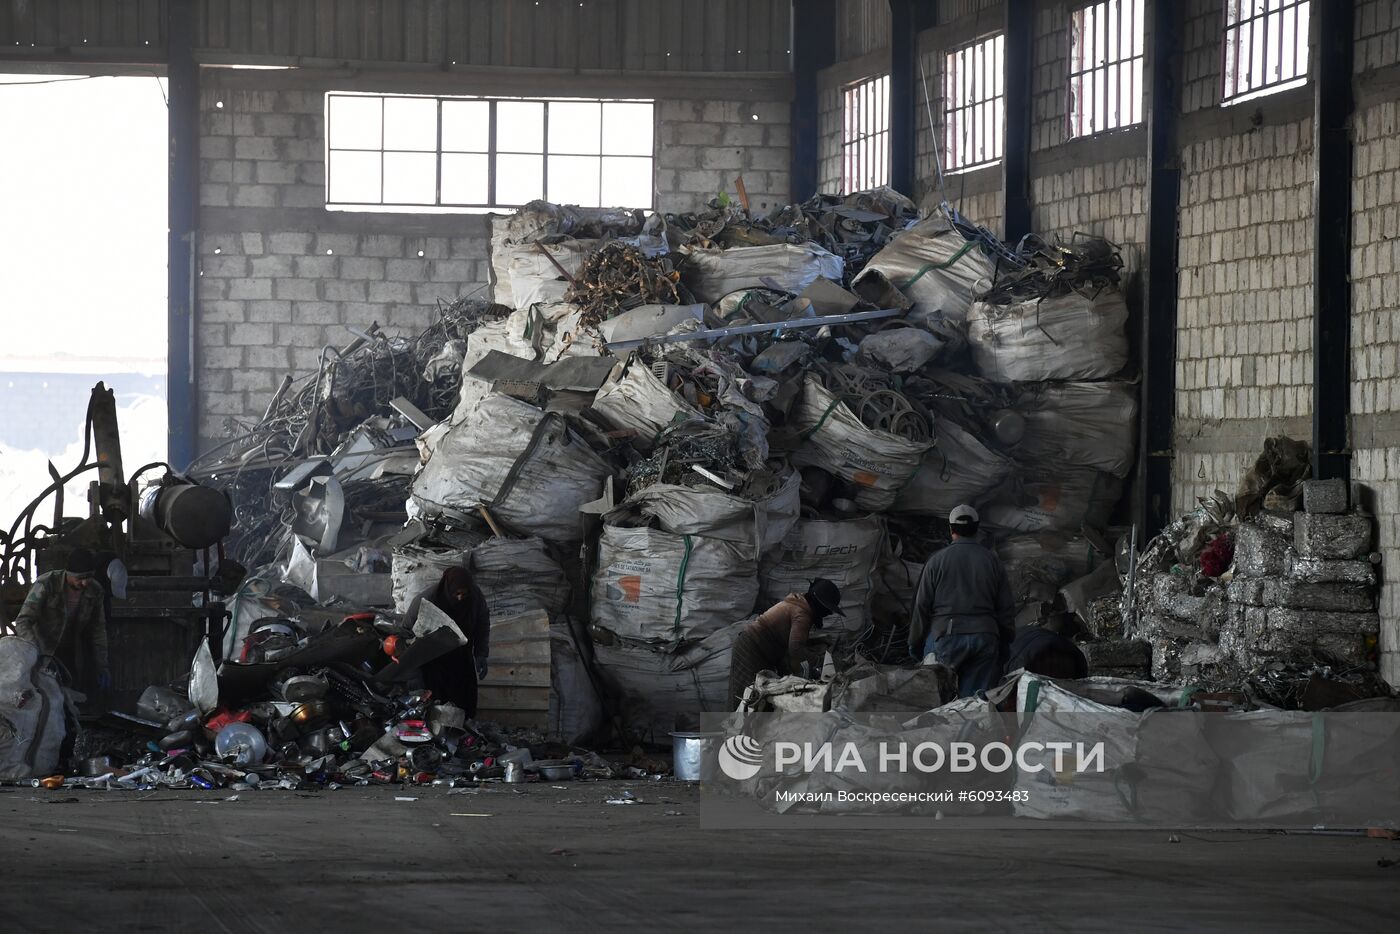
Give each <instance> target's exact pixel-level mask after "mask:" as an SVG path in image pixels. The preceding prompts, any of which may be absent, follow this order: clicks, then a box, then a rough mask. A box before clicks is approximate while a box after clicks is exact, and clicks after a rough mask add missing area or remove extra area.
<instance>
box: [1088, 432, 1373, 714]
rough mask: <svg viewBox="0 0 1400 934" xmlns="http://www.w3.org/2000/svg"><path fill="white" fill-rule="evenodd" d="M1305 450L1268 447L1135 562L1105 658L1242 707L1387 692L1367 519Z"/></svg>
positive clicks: (1329, 701)
mask: <svg viewBox="0 0 1400 934" xmlns="http://www.w3.org/2000/svg"><path fill="white" fill-rule="evenodd" d="M1308 473H1309V462H1308V445H1307V444H1306V443H1304V442H1301V441H1294V440H1291V439H1288V438H1271V439H1269V440H1268V441H1267V442H1266V444H1265V447H1264V451H1263V452H1262V453H1261V455H1260V457H1259V459H1258V461H1257V462H1256V464H1255V465H1254V467H1253V468H1252V469H1251V470H1250V471H1249V473H1248V474H1247V475H1246V477H1245V479H1244V481H1243V483H1242V485H1241V488H1240V490H1239V492H1238V493H1237V494H1236V495H1235V496H1233V497H1231V496H1227V495H1226V494H1224V493H1222V492H1219V491H1217V493H1216V494H1215V495H1214V496H1213V497H1211V498H1210V499H1209V500H1205V501H1203V502H1202V503H1201V505H1200V506H1199V507H1198V508H1197V509H1195V510H1193V511H1192V512H1191V513H1189V514H1187V515H1186V516H1183V517H1181V518H1179V519H1178V520H1176V521H1175V522H1173V523H1172V524H1171V525H1170V526H1169V527H1168V528H1167V529H1166V530H1164V531H1163V532H1162V534H1161V535H1159V536H1158V537H1157V538H1155V539H1153V540H1152V541H1151V542H1150V543H1148V544H1147V546H1146V547H1145V548H1144V549H1143V550H1142V553H1141V555H1139V556H1137V558H1136V560H1135V562H1134V566H1133V568H1132V580H1133V584H1132V586H1131V587H1130V588H1128V589H1127V590H1125V592H1124V594H1123V604H1122V620H1123V628H1122V630H1121V631H1120V632H1117V633H1106V635H1111V636H1113V638H1111V639H1109V640H1108V641H1106V642H1104V643H1101V645H1102V650H1101V652H1102V653H1103V655H1104V656H1105V657H1107V656H1110V655H1111V656H1113V657H1117V658H1126V657H1131V658H1133V659H1135V660H1136V662H1137V664H1138V665H1146V664H1149V663H1150V666H1151V673H1152V676H1153V677H1154V678H1156V679H1158V680H1171V681H1187V682H1190V683H1193V684H1196V685H1198V686H1199V687H1200V688H1202V689H1205V690H1212V691H1217V692H1225V693H1227V694H1230V695H1234V696H1237V697H1239V698H1240V699H1241V700H1240V702H1241V703H1246V702H1247V703H1249V704H1251V705H1258V706H1274V707H1282V708H1285V709H1304V710H1321V709H1326V708H1330V707H1335V706H1338V705H1340V704H1343V703H1348V702H1352V701H1357V700H1363V699H1367V698H1373V697H1388V696H1390V693H1391V692H1390V690H1389V688H1388V687H1386V685H1385V683H1384V682H1383V681H1381V680H1380V678H1379V677H1378V676H1377V674H1376V668H1377V638H1378V632H1379V627H1380V621H1379V617H1378V615H1377V613H1376V592H1375V585H1376V579H1377V573H1376V567H1375V565H1376V563H1378V561H1379V556H1378V555H1376V554H1375V553H1373V552H1372V551H1371V545H1372V541H1373V537H1374V520H1373V518H1372V517H1370V516H1369V515H1366V514H1364V513H1361V512H1359V511H1357V510H1355V509H1353V508H1350V503H1349V490H1348V487H1347V484H1346V483H1345V482H1344V481H1342V480H1322V481H1315V480H1307V479H1305V478H1306V477H1307V476H1308Z"/></svg>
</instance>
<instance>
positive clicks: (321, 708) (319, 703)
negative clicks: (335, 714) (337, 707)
mask: <svg viewBox="0 0 1400 934" xmlns="http://www.w3.org/2000/svg"><path fill="white" fill-rule="evenodd" d="M330 715H331V705H330V704H328V703H326V702H325V701H323V700H312V701H307V702H306V703H304V704H298V705H297V706H296V709H295V710H293V711H292V712H291V715H290V716H289V717H288V718H287V719H289V720H291V721H292V722H293V723H295V724H296V725H297V726H299V727H302V728H305V727H309V726H314V725H315V724H316V723H318V722H320V721H321V720H324V719H326V718H327V717H329V716H330Z"/></svg>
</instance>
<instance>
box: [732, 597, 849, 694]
mask: <svg viewBox="0 0 1400 934" xmlns="http://www.w3.org/2000/svg"><path fill="white" fill-rule="evenodd" d="M833 613H834V614H835V615H837V616H845V615H846V614H845V613H843V612H842V611H841V588H839V587H837V586H836V584H835V583H834V582H832V581H829V580H827V579H826V578H824V577H818V578H816V579H815V580H813V581H812V583H811V585H810V586H809V587H808V588H807V592H806V593H801V594H797V593H790V594H788V595H787V596H786V597H784V598H783V599H782V600H780V601H779V602H777V603H775V604H773V606H771V607H769V608H768V609H767V610H766V611H764V612H763V614H762V615H760V616H759V617H758V619H756V620H754V621H753V622H751V623H749V624H748V625H747V626H745V627H744V629H743V631H742V632H740V633H739V636H738V638H736V639H735V640H734V649H733V653H732V654H731V655H730V659H729V707H730V709H733V708H735V707H738V706H739V702H740V701H742V700H743V699H744V692H745V691H747V690H748V688H749V685H751V684H753V681H754V678H755V677H756V676H757V675H758V673H759V672H760V671H774V672H777V673H778V674H780V675H806V674H807V673H808V658H807V653H808V649H807V639H808V637H809V636H810V635H811V632H812V630H813V629H820V628H821V625H822V620H824V619H825V618H826V617H827V616H830V615H832V614H833Z"/></svg>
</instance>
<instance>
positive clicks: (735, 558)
mask: <svg viewBox="0 0 1400 934" xmlns="http://www.w3.org/2000/svg"><path fill="white" fill-rule="evenodd" d="M757 571H758V567H757V563H756V560H755V556H754V552H753V549H752V547H751V546H748V545H741V544H737V543H735V542H726V541H721V540H719V539H715V538H702V537H701V536H698V535H673V534H672V533H670V532H663V531H661V530H660V529H648V528H625V527H622V526H604V527H603V535H602V538H601V539H600V540H599V543H598V570H597V571H596V572H594V574H593V593H592V600H591V619H592V622H593V625H594V626H597V627H599V628H601V629H606V630H607V631H608V632H610V633H612V634H614V635H616V636H619V637H621V638H623V639H631V640H634V641H637V642H650V643H657V644H663V645H671V646H674V645H676V644H678V643H681V642H684V641H694V640H698V639H703V638H705V637H706V636H709V635H710V634H712V633H714V632H717V631H719V630H720V629H723V628H724V627H726V626H729V625H730V624H732V623H734V622H735V621H737V620H741V619H747V618H748V617H749V616H751V615H752V613H753V606H754V600H755V598H756V597H757V596H758V575H757Z"/></svg>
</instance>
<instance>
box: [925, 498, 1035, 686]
mask: <svg viewBox="0 0 1400 934" xmlns="http://www.w3.org/2000/svg"><path fill="white" fill-rule="evenodd" d="M979 522H980V519H979V517H978V515H977V510H976V509H973V508H972V507H971V506H957V507H955V508H954V509H953V511H952V512H950V513H949V514H948V527H949V529H950V530H951V531H952V533H953V534H952V539H953V541H952V544H950V545H949V546H948V547H947V548H944V549H942V550H941V551H938V552H935V553H934V555H933V556H932V557H931V558H929V559H928V562H927V563H926V564H925V565H924V570H923V573H922V574H921V575H920V577H919V588H918V591H917V592H916V594H915V596H914V613H913V618H912V619H911V620H910V625H909V654H910V655H913V656H914V657H915V658H924V657H927V656H928V655H933V656H934V657H935V658H937V660H938V661H939V662H942V663H943V664H944V665H947V666H948V667H949V668H952V669H953V670H955V671H956V672H957V673H958V696H959V697H971V696H972V695H973V694H976V693H977V692H978V691H985V690H986V689H987V688H990V687H994V686H995V685H996V683H997V682H998V681H1000V680H1001V675H1002V669H1003V667H1004V666H1005V664H1006V658H1007V653H1008V651H1009V649H1010V647H1011V640H1012V638H1013V637H1014V636H1015V633H1016V604H1015V601H1014V600H1013V599H1012V596H1011V584H1010V582H1009V581H1008V580H1007V578H1006V569H1005V568H1003V567H1002V566H1001V561H1000V560H999V559H998V558H997V556H996V555H995V554H993V552H992V550H991V549H990V548H987V547H985V546H984V545H982V544H980V543H979V542H978V541H977V529H978V525H979Z"/></svg>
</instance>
